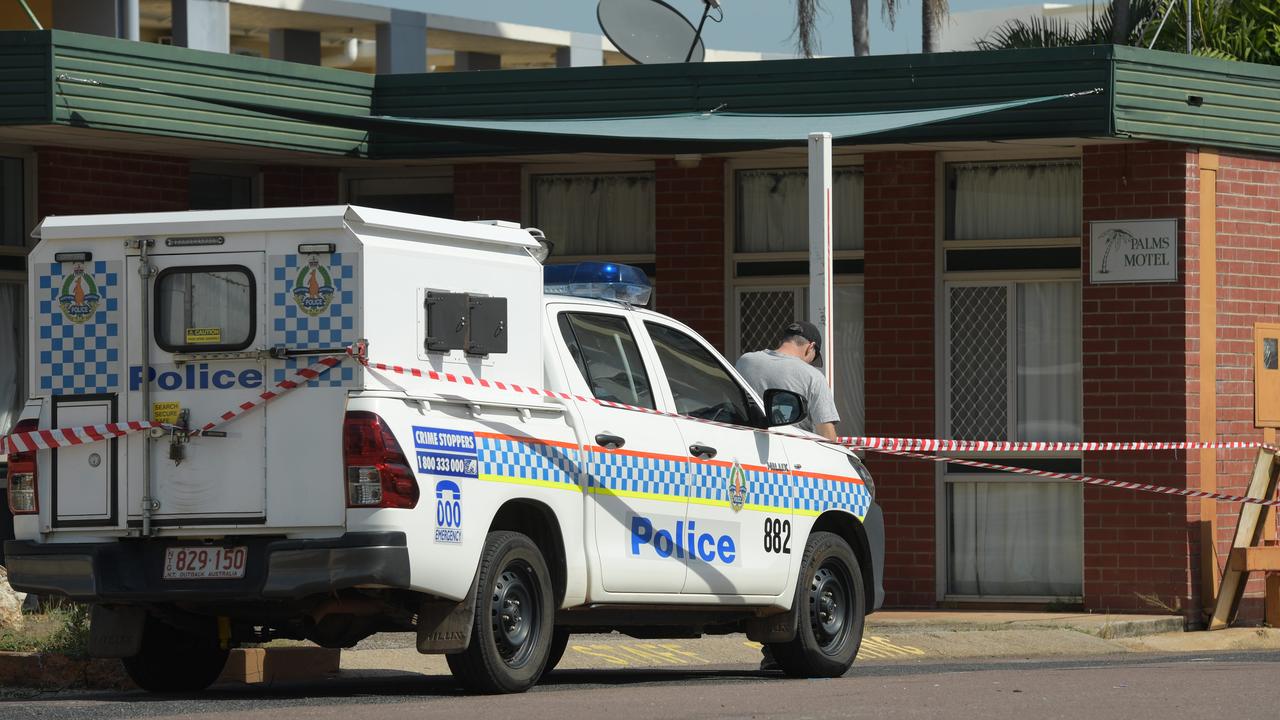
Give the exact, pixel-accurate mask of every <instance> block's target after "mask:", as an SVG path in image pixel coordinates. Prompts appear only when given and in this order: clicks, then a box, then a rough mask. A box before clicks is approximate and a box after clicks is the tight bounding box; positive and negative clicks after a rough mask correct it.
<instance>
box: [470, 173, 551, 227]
mask: <svg viewBox="0 0 1280 720" xmlns="http://www.w3.org/2000/svg"><path fill="white" fill-rule="evenodd" d="M453 208H454V210H453V214H454V218H455V219H457V220H509V221H511V222H520V215H521V212H520V166H519V165H516V164H513V163H479V164H475V165H455V166H454V167H453ZM553 240H554V238H553Z"/></svg>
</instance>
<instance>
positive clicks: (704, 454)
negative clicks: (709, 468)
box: [689, 443, 716, 460]
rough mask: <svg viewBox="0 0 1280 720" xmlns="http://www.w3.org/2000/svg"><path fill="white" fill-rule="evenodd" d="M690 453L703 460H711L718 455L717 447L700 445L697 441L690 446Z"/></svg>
mask: <svg viewBox="0 0 1280 720" xmlns="http://www.w3.org/2000/svg"><path fill="white" fill-rule="evenodd" d="M689 454H690V455H692V456H694V457H696V458H699V459H702V460H710V459H711V458H713V457H715V456H716V449H715V448H713V447H711V446H710V445H698V444H696V443H695V444H693V445H690V446H689Z"/></svg>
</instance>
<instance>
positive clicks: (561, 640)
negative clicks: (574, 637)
mask: <svg viewBox="0 0 1280 720" xmlns="http://www.w3.org/2000/svg"><path fill="white" fill-rule="evenodd" d="M568 647H569V631H568V630H565V629H563V628H556V629H555V630H554V631H553V632H552V633H551V650H550V652H548V653H547V666H546V667H545V668H543V670H542V674H543V675H546V674H547V673H549V672H551V671H552V670H555V669H556V665H559V664H560V658H562V657H564V651H565V650H566V649H568Z"/></svg>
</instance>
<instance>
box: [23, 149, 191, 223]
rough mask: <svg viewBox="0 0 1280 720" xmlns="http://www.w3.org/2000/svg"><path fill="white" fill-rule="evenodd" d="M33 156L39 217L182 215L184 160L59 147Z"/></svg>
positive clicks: (184, 205)
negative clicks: (167, 211)
mask: <svg viewBox="0 0 1280 720" xmlns="http://www.w3.org/2000/svg"><path fill="white" fill-rule="evenodd" d="M36 154H37V163H36V164H37V183H36V203H37V213H38V214H39V216H40V217H45V216H46V215H81V214H94V213H124V212H158V211H166V210H186V209H187V197H188V177H189V174H190V173H189V165H190V161H189V160H187V159H185V158H167V157H161V156H158V155H138V154H132V153H118V152H108V151H104V150H81V149H76V148H60V147H42V148H39V149H38V150H37V152H36Z"/></svg>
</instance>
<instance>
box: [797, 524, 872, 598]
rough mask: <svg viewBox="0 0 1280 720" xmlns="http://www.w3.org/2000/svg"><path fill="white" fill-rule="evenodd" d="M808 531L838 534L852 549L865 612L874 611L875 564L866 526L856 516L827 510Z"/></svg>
mask: <svg viewBox="0 0 1280 720" xmlns="http://www.w3.org/2000/svg"><path fill="white" fill-rule="evenodd" d="M809 532H810V533H811V534H812V533H815V532H829V533H834V534H835V535H839V536H840V537H841V538H843V539H844V541H845V542H847V543H849V547H850V548H852V549H853V554H854V557H856V558H858V569H859V570H860V571H861V573H862V592H863V594H864V595H865V596H866V598H865V599H866V606H865V607H866V613H867V614H868V615H870V614H871V613H872V612H875V607H876V590H875V588H876V584H875V566H874V565H873V558H872V555H871V542H870V540H868V538H867V531H866V528H864V527H863V525H862V522H861V521H859V520H858V518H857V516H855V515H852V514H850V513H847V512H843V511H840V510H828V511H826V512H824V513H822V514H821V515H819V516H818V519H817V520H815V521H814V523H813V527H812V528H810V530H809Z"/></svg>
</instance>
